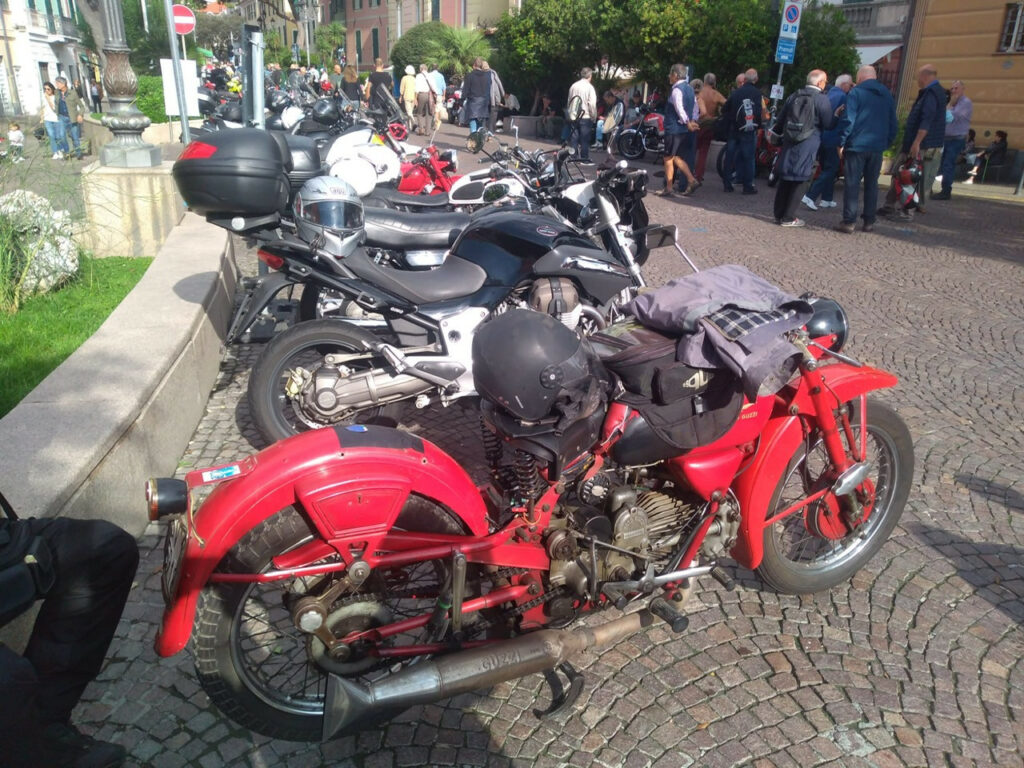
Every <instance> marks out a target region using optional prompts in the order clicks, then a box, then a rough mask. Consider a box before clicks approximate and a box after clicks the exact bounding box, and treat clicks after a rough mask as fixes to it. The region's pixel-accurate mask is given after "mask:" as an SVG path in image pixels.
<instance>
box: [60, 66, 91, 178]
mask: <svg viewBox="0 0 1024 768" xmlns="http://www.w3.org/2000/svg"><path fill="white" fill-rule="evenodd" d="M54 82H55V83H56V85H57V96H58V98H59V101H58V103H57V114H58V116H59V117H60V121H61V123H62V124H63V125H64V133H65V136H70V137H71V143H72V144H73V145H74V147H75V159H76V160H81V159H82V123H83V122H85V110H84V109H83V104H82V100H81V99H80V98H79V97H78V94H77V93H76V92H75V91H73V90H71V89H70V88H68V79H67V78H66V77H58V78H57V79H56V80H55V81H54ZM64 145H65V149H64V152H65V154H67V153H68V152H70V147H68V146H67V139H66V138H65V141H64Z"/></svg>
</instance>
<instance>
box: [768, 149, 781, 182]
mask: <svg viewBox="0 0 1024 768" xmlns="http://www.w3.org/2000/svg"><path fill="white" fill-rule="evenodd" d="M781 156H782V153H781V152H776V153H775V155H774V157H772V162H771V164H770V165H769V166H768V186H769V187H774V186H775V185H776V184H778V183H779V158H780V157H781Z"/></svg>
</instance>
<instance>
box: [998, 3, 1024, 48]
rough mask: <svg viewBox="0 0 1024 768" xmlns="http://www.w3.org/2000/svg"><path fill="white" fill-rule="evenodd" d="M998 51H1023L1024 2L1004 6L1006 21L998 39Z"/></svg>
mask: <svg viewBox="0 0 1024 768" xmlns="http://www.w3.org/2000/svg"><path fill="white" fill-rule="evenodd" d="M999 52H1000V53H1024V2H1020V3H1009V4H1008V5H1007V6H1006V21H1005V22H1004V23H1003V35H1002V37H1001V38H1000V40H999Z"/></svg>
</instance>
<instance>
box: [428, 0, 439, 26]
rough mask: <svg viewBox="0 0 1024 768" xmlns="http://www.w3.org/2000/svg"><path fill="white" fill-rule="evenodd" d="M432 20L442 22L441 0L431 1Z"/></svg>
mask: <svg viewBox="0 0 1024 768" xmlns="http://www.w3.org/2000/svg"><path fill="white" fill-rule="evenodd" d="M430 20H431V21H440V20H441V0H430Z"/></svg>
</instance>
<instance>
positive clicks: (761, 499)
mask: <svg viewBox="0 0 1024 768" xmlns="http://www.w3.org/2000/svg"><path fill="white" fill-rule="evenodd" d="M820 370H821V375H822V378H823V379H824V380H825V382H826V384H827V385H828V389H829V390H830V391H831V392H834V393H835V395H836V397H837V398H838V400H837V402H836V405H837V406H838V405H839V404H840V403H847V402H849V401H851V400H854V399H856V398H858V397H860V396H861V395H863V394H866V393H868V392H873V391H874V390H876V389H885V388H888V387H894V386H896V384H897V383H899V380H898V379H897V378H896V377H895V376H893V375H892V374H891V373H887V372H885V371H882V370H879V369H878V368H869V367H867V366H865V367H863V368H856V367H854V366H852V365H848V364H846V363H833V364H831V365H828V366H826V367H822V368H821V369H820ZM807 388H808V384H807V380H806V378H803V379H801V381H800V386H799V387H798V388H797V390H796V393H795V395H794V396H793V397H792V399H788V400H785V401H784V403H783V404H782V406H781V407H778V408H776V415H774V416H772V418H771V419H770V420H769V421H768V423H767V424H766V425H765V427H764V430H763V431H762V432H761V439H760V445H759V446H758V450H757V455H756V456H755V457H754V459H753V461H752V463H751V464H750V465H749V466H748V467H747V468H746V469H744V470H743V471H742V472H741V473H740V476H739V477H738V478H737V479H736V482H735V483H734V484H733V492H734V493H735V494H736V498H737V499H738V500H739V503H740V510H742V515H741V518H740V520H741V521H740V530H739V535H738V536H737V541H736V546H734V547H733V548H732V550H731V551H730V554H731V555H732V556H733V558H734V559H735V560H736V561H737V562H738V563H740V564H741V565H744V566H746V567H747V568H750V569H753V568H756V567H757V566H758V565H760V564H761V558H762V557H764V529H765V520H767V516H768V505H769V504H770V503H771V499H772V495H773V494H774V493H775V489H776V487H777V486H778V484H779V482H780V481H781V480H782V476H783V473H784V472H785V471H786V467H787V466H788V465H789V460H790V459H791V458H792V456H793V452H794V451H796V449H797V447H798V446H799V445H800V441H801V440H803V430H802V428H801V426H800V419H799V418H798V417H797V415H796V414H794V413H793V409H794V407H795V409H796V413H797V414H811V415H812V416H813V415H814V413H815V412H814V405H813V403H812V402H811V395H810V393H809V392H808V390H807Z"/></svg>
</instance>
